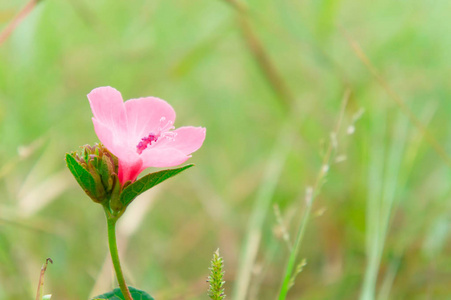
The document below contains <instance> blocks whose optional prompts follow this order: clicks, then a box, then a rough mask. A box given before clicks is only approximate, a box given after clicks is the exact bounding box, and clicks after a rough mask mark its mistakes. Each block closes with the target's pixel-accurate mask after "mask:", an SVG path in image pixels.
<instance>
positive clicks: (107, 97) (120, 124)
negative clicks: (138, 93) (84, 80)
mask: <svg viewBox="0 0 451 300" xmlns="http://www.w3.org/2000/svg"><path fill="white" fill-rule="evenodd" d="M88 99H89V103H90V104H91V110H92V113H93V114H94V118H96V119H97V120H98V121H99V122H101V123H103V124H104V125H106V126H107V127H108V128H110V129H111V131H112V132H113V133H114V134H115V135H119V136H121V137H126V136H127V117H126V114H125V109H124V101H123V100H122V96H121V93H120V92H119V91H117V90H116V89H114V88H112V87H109V86H106V87H99V88H96V89H93V90H92V91H91V92H90V93H89V94H88Z"/></svg>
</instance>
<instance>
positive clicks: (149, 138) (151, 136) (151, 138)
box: [136, 133, 158, 154]
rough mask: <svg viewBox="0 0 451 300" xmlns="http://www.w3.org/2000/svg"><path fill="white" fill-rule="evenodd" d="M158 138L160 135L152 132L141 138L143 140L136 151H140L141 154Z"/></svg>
mask: <svg viewBox="0 0 451 300" xmlns="http://www.w3.org/2000/svg"><path fill="white" fill-rule="evenodd" d="M157 140H158V137H157V136H156V135H155V134H153V133H150V134H149V135H148V136H146V137H143V138H142V139H141V141H140V142H139V143H138V145H137V146H136V151H137V152H138V154H141V153H142V152H143V150H144V149H146V148H147V146H149V145H152V142H156V141H157Z"/></svg>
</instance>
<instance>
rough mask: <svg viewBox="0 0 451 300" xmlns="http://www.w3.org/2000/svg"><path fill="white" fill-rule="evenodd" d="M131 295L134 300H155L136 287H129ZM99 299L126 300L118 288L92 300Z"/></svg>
mask: <svg viewBox="0 0 451 300" xmlns="http://www.w3.org/2000/svg"><path fill="white" fill-rule="evenodd" d="M128 289H129V290H130V294H131V295H132V298H133V300H154V298H152V297H151V296H150V295H149V294H147V293H146V292H144V291H141V290H138V289H135V288H134V287H131V286H129V287H128ZM98 299H108V300H124V299H125V298H124V296H123V295H122V292H121V289H120V288H116V289H114V290H112V291H111V292H108V293H105V294H102V295H99V296H95V297H94V298H92V300H98Z"/></svg>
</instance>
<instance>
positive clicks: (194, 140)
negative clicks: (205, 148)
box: [155, 126, 207, 155]
mask: <svg viewBox="0 0 451 300" xmlns="http://www.w3.org/2000/svg"><path fill="white" fill-rule="evenodd" d="M206 131H207V130H206V129H205V128H204V127H192V126H185V127H180V128H178V129H176V130H174V131H172V132H174V133H176V134H177V135H176V136H175V138H174V139H163V140H161V142H160V143H157V144H156V145H155V148H175V149H177V150H178V151H180V152H182V153H183V154H185V155H188V154H191V153H193V152H194V151H197V150H198V149H199V148H200V147H201V146H202V144H203V142H204V140H205V134H206Z"/></svg>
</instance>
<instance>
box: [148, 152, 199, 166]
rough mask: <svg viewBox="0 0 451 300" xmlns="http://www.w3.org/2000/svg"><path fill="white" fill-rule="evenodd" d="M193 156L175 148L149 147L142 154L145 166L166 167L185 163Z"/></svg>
mask: <svg viewBox="0 0 451 300" xmlns="http://www.w3.org/2000/svg"><path fill="white" fill-rule="evenodd" d="M190 157H191V156H187V155H185V154H183V153H182V152H180V151H179V150H177V149H174V148H168V149H158V148H147V149H146V150H144V151H143V153H142V154H141V158H142V160H143V168H148V167H156V168H166V167H174V166H178V165H180V164H181V163H184V162H185V161H187V160H188V158H190Z"/></svg>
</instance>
